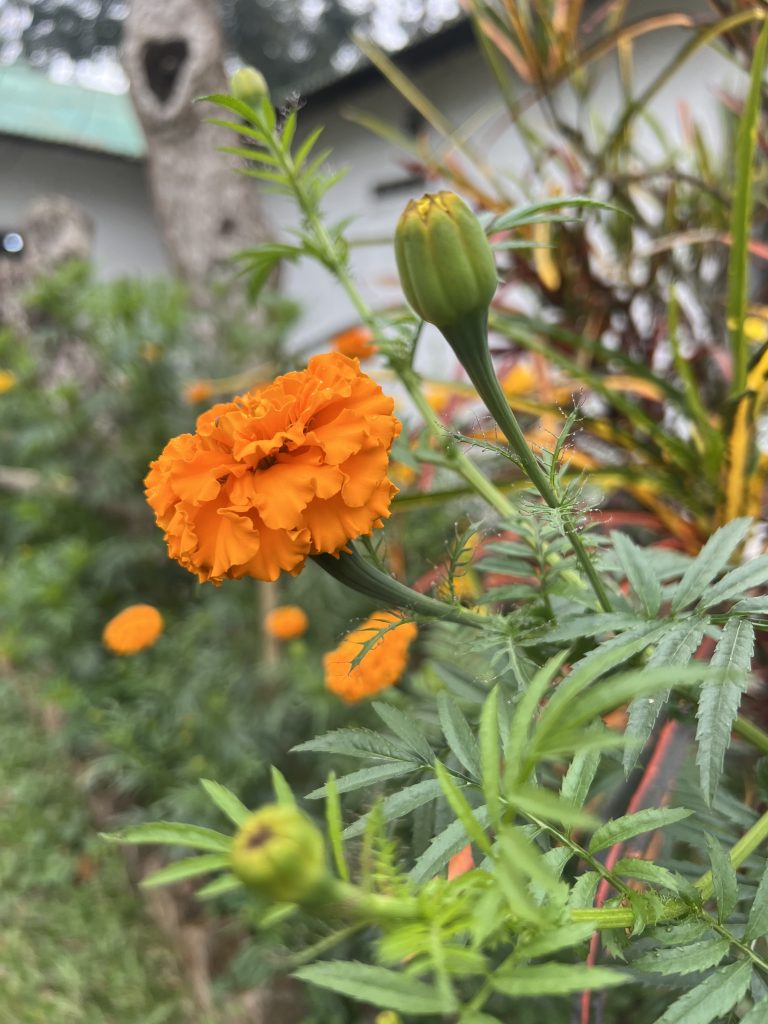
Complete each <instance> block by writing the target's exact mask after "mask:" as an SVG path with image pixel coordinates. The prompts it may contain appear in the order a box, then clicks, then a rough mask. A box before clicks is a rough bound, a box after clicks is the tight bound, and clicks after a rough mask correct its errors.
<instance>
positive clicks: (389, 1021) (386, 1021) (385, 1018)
mask: <svg viewBox="0 0 768 1024" xmlns="http://www.w3.org/2000/svg"><path fill="white" fill-rule="evenodd" d="M374 1024H403V1018H402V1017H401V1016H400V1014H399V1013H395V1011H394V1010H382V1011H381V1013H377V1014H376V1017H375V1020H374Z"/></svg>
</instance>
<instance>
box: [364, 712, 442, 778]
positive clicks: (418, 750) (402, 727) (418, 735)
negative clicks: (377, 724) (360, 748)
mask: <svg viewBox="0 0 768 1024" xmlns="http://www.w3.org/2000/svg"><path fill="white" fill-rule="evenodd" d="M372 707H373V710H374V711H375V712H376V714H377V715H378V716H379V718H380V719H381V720H382V722H383V723H384V724H385V725H386V726H387V728H388V729H391V731H392V732H393V733H394V734H395V736H397V738H398V739H399V740H402V742H403V743H404V744H405V746H406V747H408V749H409V750H412V751H413V753H414V754H415V755H416V756H417V757H418V758H420V759H421V760H422V761H424V763H425V764H431V763H432V761H433V760H434V757H435V755H434V752H433V750H432V748H431V747H430V745H429V743H428V742H427V738H426V736H425V735H424V733H423V732H422V731H421V729H420V728H419V727H418V725H416V724H415V723H414V721H413V718H411V717H409V716H408V715H405V714H403V712H402V711H398V709H397V708H395V707H393V706H392V705H391V704H382V703H381V702H380V701H374V702H373V704H372Z"/></svg>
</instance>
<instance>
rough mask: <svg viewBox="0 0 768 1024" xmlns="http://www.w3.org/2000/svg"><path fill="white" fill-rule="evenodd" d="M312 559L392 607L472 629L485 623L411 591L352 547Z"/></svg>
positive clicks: (333, 574) (346, 581) (327, 570)
mask: <svg viewBox="0 0 768 1024" xmlns="http://www.w3.org/2000/svg"><path fill="white" fill-rule="evenodd" d="M312 558H313V559H314V561H315V562H317V564H318V565H319V566H320V568H321V569H324V570H325V571H326V572H327V573H328V574H329V575H330V576H333V578H334V579H336V580H338V581H339V582H340V583H343V584H344V585H345V586H347V587H349V588H350V589H351V590H356V591H357V592H358V593H359V594H365V595H366V597H372V598H374V599H375V600H377V601H383V602H384V603H385V604H389V605H391V606H393V607H395V608H404V609H405V610H407V611H410V612H415V613H416V614H417V615H425V616H428V617H429V618H431V619H446V620H447V621H448V622H456V623H459V624H461V625H463V626H472V627H473V629H482V628H483V625H484V624H487V622H488V619H487V618H483V617H481V616H479V615H475V614H474V613H473V612H470V611H467V610H466V609H465V608H462V607H461V606H460V605H452V604H446V603H445V602H443V601H438V600H437V599H436V598H434V597H427V595H426V594H419V593H418V592H417V591H416V590H411V588H410V587H406V586H405V584H404V583H400V582H399V581H398V580H395V579H393V578H392V577H391V576H388V575H387V574H386V573H384V572H382V571H381V570H380V569H377V568H376V566H374V565H371V563H370V562H368V561H366V559H364V558H363V557H362V556H361V555H360V554H358V552H357V551H356V550H355V549H354V548H351V549H350V550H348V551H340V552H339V554H338V555H313V556H312Z"/></svg>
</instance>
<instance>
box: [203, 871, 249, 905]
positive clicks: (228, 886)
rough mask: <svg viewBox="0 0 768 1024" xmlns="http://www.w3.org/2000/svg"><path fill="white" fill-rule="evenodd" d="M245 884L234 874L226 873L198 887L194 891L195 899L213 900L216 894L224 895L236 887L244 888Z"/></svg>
mask: <svg viewBox="0 0 768 1024" xmlns="http://www.w3.org/2000/svg"><path fill="white" fill-rule="evenodd" d="M244 888H245V886H244V885H243V883H242V882H241V881H240V879H239V878H235V876H234V875H230V874H226V875H222V876H221V878H214V879H213V881H212V882H209V883H208V884H207V885H204V886H203V887H202V889H198V890H197V892H196V893H195V899H198V900H213V899H216V897H217V896H224V895H226V893H228V892H234V891H235V890H236V889H244Z"/></svg>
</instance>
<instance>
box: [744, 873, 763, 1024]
mask: <svg viewBox="0 0 768 1024" xmlns="http://www.w3.org/2000/svg"><path fill="white" fill-rule="evenodd" d="M766 934H768V862H766V865H765V869H764V870H763V874H762V877H761V878H760V884H759V885H758V887H757V892H756V893H755V898H754V901H753V903H752V906H751V907H750V910H749V920H748V921H747V927H746V931H745V932H744V941H745V942H752V941H753V940H754V939H759V938H761V937H762V936H763V935H766ZM766 1019H768V1018H766Z"/></svg>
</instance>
